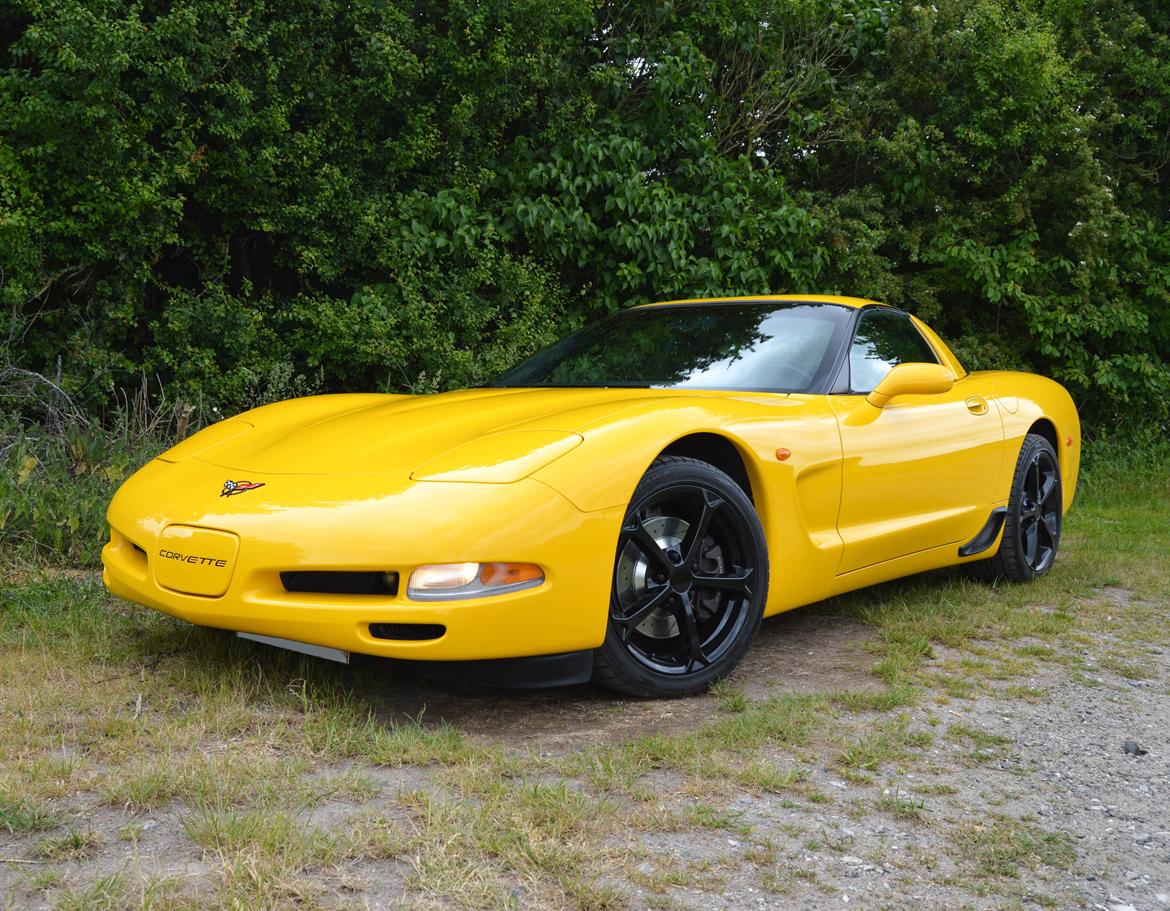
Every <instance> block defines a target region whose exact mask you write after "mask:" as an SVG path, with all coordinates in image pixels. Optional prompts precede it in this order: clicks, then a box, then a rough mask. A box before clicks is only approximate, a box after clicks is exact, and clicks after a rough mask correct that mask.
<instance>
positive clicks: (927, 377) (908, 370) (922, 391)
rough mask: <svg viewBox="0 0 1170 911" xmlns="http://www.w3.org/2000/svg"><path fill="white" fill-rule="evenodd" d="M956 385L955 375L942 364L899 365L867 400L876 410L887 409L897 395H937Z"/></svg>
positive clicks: (948, 390) (886, 376)
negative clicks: (887, 405)
mask: <svg viewBox="0 0 1170 911" xmlns="http://www.w3.org/2000/svg"><path fill="white" fill-rule="evenodd" d="M954 385H955V375H954V373H952V372H951V371H950V370H949V369H947V368H946V367H944V366H943V365H942V364H899V365H898V366H897V367H895V368H894V369H893V370H891V371H890V372H889V373H887V374H886V375H885V377H884V378H883V379H882V381H881V382H880V383H878V384H877V387H876V388H875V389H874V390H873V392H871V393H870V394H869V395H867V396H866V397H865V400H866V401H867V402H869V403H870V404H871V405H873V406H874V407H875V408H885V407H886V403H887V402H889V400H890V399H892V398H893V397H894V396H896V395H935V394H937V393H940V392H950V390H951V387H952V386H954Z"/></svg>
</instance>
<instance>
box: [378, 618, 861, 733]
mask: <svg viewBox="0 0 1170 911" xmlns="http://www.w3.org/2000/svg"><path fill="white" fill-rule="evenodd" d="M874 638H875V637H874V632H873V629H872V628H871V627H869V626H867V625H866V624H864V623H862V622H860V621H859V620H857V619H856V617H854V616H852V615H851V614H850V613H849V612H847V611H843V610H841V609H840V608H839V607H837V608H834V607H832V606H829V605H813V606H810V607H805V608H801V609H799V610H794V611H789V612H787V613H784V614H781V615H779V616H776V617H771V618H768V619H766V620H765V621H764V622H763V624H762V626H761V628H760V631H759V633H758V634H757V636H756V638H755V641H754V642H753V643H752V646H751V649H750V650H749V652H748V654H747V656H746V657H745V659H744V661H743V662H742V663H741V664H740V666H739V667H738V668H737V669H736V671H735V672H734V674H732V676H731V677H730V678H729V680H728V683H729V684H730V686H731V687H733V688H734V689H736V690H740V691H742V692H743V693H744V694H745V695H747V696H749V697H751V698H754V699H755V698H763V697H767V696H768V695H772V694H777V693H784V692H835V691H840V690H857V689H880V688H881V687H882V686H883V684H882V682H881V681H880V680H879V679H878V678H876V677H875V676H874V675H873V674H872V673H871V672H870V667H871V665H872V664H873V661H874V656H873V654H872V653H871V652H870V651H869V650H868V649H867V647H866V646H867V645H869V644H870V643H872V642H873V641H874ZM355 670H357V671H359V673H360V676H361V679H362V683H361V684H360V685H359V687H358V689H359V692H355V695H358V696H360V698H362V700H363V701H366V702H368V703H369V704H370V708H371V710H372V711H373V712H374V713H375V715H376V716H377V717H378V718H379V719H380V720H382V721H383V722H384V723H386V724H396V723H406V722H410V721H413V720H420V721H421V722H422V723H423V724H427V725H437V724H444V723H445V724H449V725H450V726H452V727H454V728H456V729H458V730H459V731H461V732H463V733H464V734H466V735H468V736H470V737H472V738H474V739H476V740H479V741H481V742H485V743H493V744H498V745H501V746H505V747H511V748H535V749H539V750H541V751H544V752H552V753H558V752H563V751H565V750H572V749H576V748H578V747H581V746H585V745H590V744H597V743H605V742H620V741H622V740H625V739H627V738H629V737H635V736H643V735H647V734H658V733H661V734H666V733H678V732H685V731H689V730H695V729H697V728H699V727H702V726H703V725H704V724H705V723H706V722H708V721H710V720H711V719H712V718H713V717H714V714H715V702H716V697H715V696H712V695H710V694H704V695H700V696H695V697H691V698H688V699H673V700H649V699H645V700H642V699H632V698H629V697H623V696H621V695H620V694H617V693H613V692H611V691H609V690H606V689H604V688H602V687H599V686H595V685H593V684H584V685H580V686H571V687H559V688H552V689H528V690H523V689H519V690H518V689H501V688H495V687H486V686H477V685H473V684H470V683H467V684H461V683H453V682H448V681H438V680H431V679H427V678H425V677H421V676H417V675H414V674H410V673H408V672H404V671H402V670H400V669H399V667H397V666H395V667H393V668H391V667H390V666H389V663H388V662H381V661H379V659H376V658H373V659H359V660H358V661H357V666H356V667H355Z"/></svg>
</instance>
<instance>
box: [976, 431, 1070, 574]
mask: <svg viewBox="0 0 1170 911" xmlns="http://www.w3.org/2000/svg"><path fill="white" fill-rule="evenodd" d="M1063 499H1064V498H1063V493H1062V490H1061V484H1060V463H1059V461H1058V459H1057V456H1056V450H1055V449H1053V448H1052V444H1051V443H1050V442H1048V440H1046V439H1045V438H1044V437H1042V436H1040V435H1039V434H1035V433H1030V434H1028V435H1027V436H1026V437H1025V438H1024V445H1023V446H1022V447H1021V448H1020V455H1019V458H1018V459H1017V460H1016V473H1015V477H1014V478H1013V479H1012V490H1011V495H1010V497H1009V499H1008V507H1007V518H1006V519H1005V520H1004V526H1003V538H1002V539H1001V541H1000V545H999V550H997V551H996V553H995V556H994V557H991V558H990V559H988V560H980V561H979V562H978V563H972V564H969V565H970V571H971V573H972V575H974V576H975V577H976V578H979V579H983V580H985V581H995V580H997V579H1009V580H1011V581H1012V582H1028V581H1030V580H1032V579H1035V578H1036V577H1037V576H1042V575H1044V574H1045V573H1046V572H1048V570H1049V569H1051V568H1052V564H1053V562H1055V560H1056V551H1057V549H1058V548H1059V546H1060V526H1061V517H1062V513H1063Z"/></svg>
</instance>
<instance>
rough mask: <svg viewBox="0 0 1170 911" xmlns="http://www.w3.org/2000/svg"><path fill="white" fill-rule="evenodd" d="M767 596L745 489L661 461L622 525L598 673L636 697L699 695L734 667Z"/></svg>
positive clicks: (713, 473) (672, 460)
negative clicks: (607, 623) (698, 693)
mask: <svg viewBox="0 0 1170 911" xmlns="http://www.w3.org/2000/svg"><path fill="white" fill-rule="evenodd" d="M767 594H768V553H767V546H766V544H765V541H764V532H763V529H762V528H761V527H760V520H759V518H758V517H757V515H756V511H755V509H754V508H753V507H752V504H751V501H750V500H749V499H748V497H747V495H746V494H745V493H744V492H743V490H742V489H741V488H740V487H739V485H738V484H736V483H735V482H734V481H733V480H732V479H731V478H730V477H728V476H727V475H726V474H724V473H723V472H722V471H720V470H719V469H717V468H715V467H714V466H712V465H709V464H707V463H706V462H700V461H698V460H695V459H686V458H678V457H673V456H670V457H666V458H662V459H659V460H658V461H657V462H655V463H654V464H653V465H652V466H651V467H650V470H649V471H647V472H646V475H645V477H643V478H642V481H641V482H640V483H639V484H638V487H637V489H636V490H635V491H634V496H633V498H632V500H631V501H630V507H629V509H628V511H627V512H626V516H625V520H624V521H623V523H622V529H621V534H620V537H619V539H618V546H617V555H616V558H615V560H614V570H613V589H612V593H611V596H610V610H609V625H608V627H607V630H606V636H605V642H604V643H603V644H602V646H601V648H600V649H598V651H597V654H596V656H595V661H594V679H595V680H597V681H598V682H599V683H601V684H603V685H605V686H608V687H610V688H611V689H615V690H620V691H621V692H623V693H630V694H632V695H636V696H684V695H687V694H690V693H696V692H699V691H701V690H702V689H704V688H705V687H707V686H708V685H709V684H711V683H712V682H714V681H715V680H718V679H719V678H721V677H723V676H725V675H726V674H727V673H729V672H730V671H731V669H732V668H734V667H735V666H736V664H738V663H739V661H740V659H741V658H742V657H743V655H744V652H746V651H747V647H748V644H749V643H750V642H751V639H752V637H753V636H754V635H755V632H756V630H757V629H758V628H759V625H760V619H761V617H762V616H763V613H764V602H765V600H766V598H767Z"/></svg>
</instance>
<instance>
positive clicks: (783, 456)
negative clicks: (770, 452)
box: [776, 446, 792, 462]
mask: <svg viewBox="0 0 1170 911" xmlns="http://www.w3.org/2000/svg"><path fill="white" fill-rule="evenodd" d="M790 455H792V450H791V449H785V448H784V447H783V446H781V447H780V448H779V449H777V450H776V459H777V461H780V462H784V461H787V460H788V457H789V456H790Z"/></svg>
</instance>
